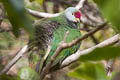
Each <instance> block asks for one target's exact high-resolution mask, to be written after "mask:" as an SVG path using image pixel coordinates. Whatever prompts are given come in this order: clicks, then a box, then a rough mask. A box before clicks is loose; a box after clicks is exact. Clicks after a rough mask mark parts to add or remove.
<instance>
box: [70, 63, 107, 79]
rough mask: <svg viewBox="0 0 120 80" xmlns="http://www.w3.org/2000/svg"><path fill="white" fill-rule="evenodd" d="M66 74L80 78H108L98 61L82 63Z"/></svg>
mask: <svg viewBox="0 0 120 80" xmlns="http://www.w3.org/2000/svg"><path fill="white" fill-rule="evenodd" d="M68 75H69V76H71V77H74V78H77V79H80V80H108V79H107V75H106V73H105V69H104V67H103V66H102V65H101V64H100V63H96V64H93V63H90V62H86V63H82V64H81V65H80V66H79V67H77V68H76V69H75V70H74V71H73V72H69V73H68Z"/></svg>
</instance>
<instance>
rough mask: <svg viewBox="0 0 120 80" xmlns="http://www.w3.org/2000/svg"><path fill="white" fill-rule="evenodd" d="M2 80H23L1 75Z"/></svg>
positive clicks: (0, 79)
mask: <svg viewBox="0 0 120 80" xmlns="http://www.w3.org/2000/svg"><path fill="white" fill-rule="evenodd" d="M0 80H21V79H20V78H19V77H18V76H9V75H0Z"/></svg>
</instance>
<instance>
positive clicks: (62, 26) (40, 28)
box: [28, 12, 81, 70]
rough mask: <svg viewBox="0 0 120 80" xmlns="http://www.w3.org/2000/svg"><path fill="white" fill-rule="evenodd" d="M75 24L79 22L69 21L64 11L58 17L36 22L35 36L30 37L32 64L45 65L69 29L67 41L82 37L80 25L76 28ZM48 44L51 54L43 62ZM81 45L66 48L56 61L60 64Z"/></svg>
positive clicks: (30, 59) (30, 58)
mask: <svg viewBox="0 0 120 80" xmlns="http://www.w3.org/2000/svg"><path fill="white" fill-rule="evenodd" d="M73 25H77V24H76V23H72V22H70V21H68V20H67V19H66V18H65V16H64V12H63V14H61V15H60V16H58V17H53V18H44V19H41V20H39V21H37V22H35V23H34V26H35V33H34V38H32V39H30V41H29V43H28V45H29V52H30V57H29V61H30V64H34V65H35V66H37V67H38V68H39V67H40V66H39V65H42V66H41V67H44V66H45V65H46V64H47V62H49V59H50V57H51V56H52V55H53V54H54V53H55V50H56V48H57V47H58V45H59V43H60V42H61V41H62V40H63V39H64V36H65V34H66V32H67V31H69V34H68V36H67V38H66V42H71V41H72V40H74V39H76V38H78V37H81V33H80V31H79V29H78V27H77V28H76V27H74V26H73ZM48 46H50V47H51V49H50V52H49V55H48V57H47V58H46V60H43V61H44V62H42V63H41V61H42V58H43V57H44V55H45V54H46V51H47V48H48ZM79 46H80V43H79V44H77V45H75V46H73V47H71V48H67V49H64V50H63V51H62V52H61V53H60V55H59V56H58V57H57V60H56V62H57V63H59V64H60V63H61V61H63V60H64V59H65V58H66V57H67V56H69V55H71V54H72V53H74V52H76V50H77V49H79ZM35 66H34V67H35ZM38 70H39V69H38Z"/></svg>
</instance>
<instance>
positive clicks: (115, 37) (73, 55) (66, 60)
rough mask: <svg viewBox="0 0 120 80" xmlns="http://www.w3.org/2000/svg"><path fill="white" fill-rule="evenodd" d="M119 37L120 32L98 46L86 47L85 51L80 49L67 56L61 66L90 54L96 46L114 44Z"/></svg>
mask: <svg viewBox="0 0 120 80" xmlns="http://www.w3.org/2000/svg"><path fill="white" fill-rule="evenodd" d="M119 37H120V34H117V35H115V36H113V37H112V38H109V39H107V40H105V41H103V42H101V43H99V44H98V45H96V46H93V47H91V48H88V49H85V50H83V51H80V50H78V51H77V52H76V53H75V54H72V55H71V56H69V57H67V58H66V59H65V60H64V61H63V62H62V64H61V67H60V68H63V67H65V66H68V65H70V64H71V63H73V62H75V61H77V60H78V59H79V58H80V56H81V55H85V54H89V53H90V52H92V51H93V50H94V49H96V48H99V47H104V46H108V45H111V44H114V43H116V42H118V41H119Z"/></svg>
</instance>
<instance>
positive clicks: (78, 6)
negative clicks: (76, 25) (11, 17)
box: [26, 0, 86, 18]
mask: <svg viewBox="0 0 120 80" xmlns="http://www.w3.org/2000/svg"><path fill="white" fill-rule="evenodd" d="M85 1H86V0H80V1H79V3H78V5H77V6H76V7H75V8H77V9H80V8H82V7H83V5H84V2H85ZM26 10H27V11H28V13H29V14H31V15H33V16H35V17H38V18H41V17H44V18H50V17H56V16H59V15H60V14H61V13H56V14H51V13H44V12H38V11H34V10H31V9H27V8H26Z"/></svg>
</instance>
